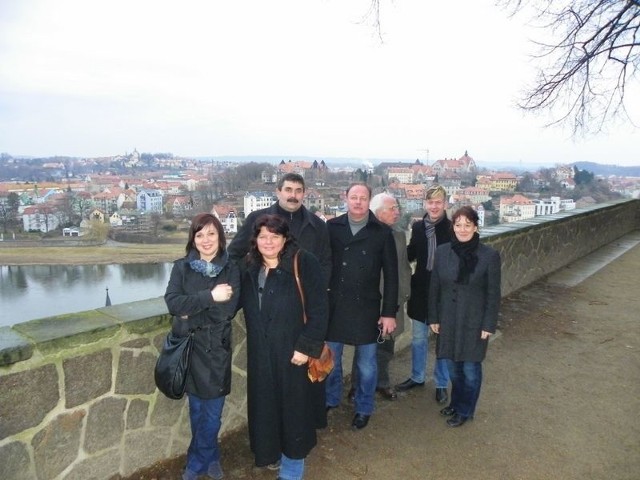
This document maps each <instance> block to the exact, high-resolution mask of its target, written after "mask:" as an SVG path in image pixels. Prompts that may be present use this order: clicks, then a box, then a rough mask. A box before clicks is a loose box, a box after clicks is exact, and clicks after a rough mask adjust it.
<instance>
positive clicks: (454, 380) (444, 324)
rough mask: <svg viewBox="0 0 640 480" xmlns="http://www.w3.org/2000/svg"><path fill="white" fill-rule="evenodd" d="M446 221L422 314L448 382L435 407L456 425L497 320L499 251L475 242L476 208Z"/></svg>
mask: <svg viewBox="0 0 640 480" xmlns="http://www.w3.org/2000/svg"><path fill="white" fill-rule="evenodd" d="M451 223H452V225H453V233H454V236H453V238H452V239H451V243H448V244H444V245H442V246H440V247H438V252H437V254H436V259H435V260H436V261H435V266H434V269H433V271H432V273H431V285H430V289H429V315H428V316H427V320H428V322H429V324H430V327H431V329H432V330H433V332H434V333H436V334H437V335H438V337H437V341H436V342H437V343H436V354H437V356H438V358H444V359H446V360H447V368H448V370H449V377H450V379H451V385H452V389H451V402H450V403H449V406H447V407H445V408H443V409H442V410H441V411H440V413H441V414H442V415H444V416H447V417H451V418H449V419H448V420H447V424H448V425H449V426H451V427H458V426H460V425H462V424H464V423H465V422H466V421H467V420H469V419H472V418H473V416H474V414H475V410H476V404H477V402H478V397H479V396H480V387H481V386H482V361H483V360H484V358H485V356H486V354H487V345H488V343H489V337H490V336H491V335H492V334H494V333H495V331H496V326H497V324H498V310H499V308H500V298H501V296H500V254H499V253H498V252H497V251H496V250H494V249H493V248H491V247H488V246H486V245H483V244H481V243H480V235H479V234H478V214H477V213H476V211H475V210H473V209H472V208H471V207H462V208H460V209H459V210H457V211H456V212H455V213H454V214H453V217H452V218H451Z"/></svg>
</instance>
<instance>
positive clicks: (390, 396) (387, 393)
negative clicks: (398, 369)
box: [376, 387, 398, 400]
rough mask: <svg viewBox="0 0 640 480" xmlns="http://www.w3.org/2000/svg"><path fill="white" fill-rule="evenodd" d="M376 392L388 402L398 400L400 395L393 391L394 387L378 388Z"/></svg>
mask: <svg viewBox="0 0 640 480" xmlns="http://www.w3.org/2000/svg"><path fill="white" fill-rule="evenodd" d="M376 392H378V393H379V394H380V395H382V396H383V397H384V398H386V399H387V400H395V399H396V398H398V394H397V393H396V391H395V390H394V389H393V387H387V388H376Z"/></svg>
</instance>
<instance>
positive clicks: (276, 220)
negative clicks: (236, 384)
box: [241, 215, 328, 480]
mask: <svg viewBox="0 0 640 480" xmlns="http://www.w3.org/2000/svg"><path fill="white" fill-rule="evenodd" d="M296 251H298V247H297V246H296V244H295V241H294V240H293V237H292V236H291V235H290V233H289V225H288V223H287V221H286V220H285V219H283V218H282V217H280V216H277V215H263V216H261V217H259V218H258V219H256V222H255V224H254V226H253V234H252V239H251V249H250V251H249V253H248V255H247V257H248V258H247V271H246V272H245V273H244V274H243V278H242V295H241V304H242V308H243V309H244V317H245V321H246V326H247V358H248V368H247V402H248V413H249V437H250V438H249V439H250V446H251V450H252V452H253V454H254V456H255V463H256V465H257V466H259V467H262V466H268V465H274V464H277V463H278V462H280V474H279V475H280V476H279V478H281V479H284V480H298V479H301V478H303V475H304V459H305V457H306V456H307V455H308V454H309V452H310V451H311V449H312V448H313V447H314V446H315V444H316V428H315V418H316V416H317V412H315V409H317V408H323V406H322V405H320V404H319V403H318V402H316V401H314V399H313V395H314V392H315V390H314V389H313V388H312V383H311V381H310V380H309V378H308V377H307V370H308V367H307V361H308V359H309V357H315V358H318V357H319V356H320V353H321V352H322V347H323V345H324V338H325V335H326V331H327V322H328V301H327V293H326V285H325V284H324V282H323V276H322V275H321V274H320V273H321V268H320V263H319V262H318V260H317V259H316V257H315V256H314V255H312V254H311V253H309V252H307V251H305V250H299V252H300V254H299V255H298V259H297V260H298V262H299V263H298V268H299V274H300V282H301V284H302V289H303V291H304V296H305V302H304V306H305V312H306V315H307V322H306V324H305V322H304V319H303V310H302V309H303V306H302V301H301V298H300V294H299V293H298V289H297V285H296V280H295V277H294V268H293V260H294V254H295V253H296Z"/></svg>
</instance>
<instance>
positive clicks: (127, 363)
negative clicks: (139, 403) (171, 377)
mask: <svg viewBox="0 0 640 480" xmlns="http://www.w3.org/2000/svg"><path fill="white" fill-rule="evenodd" d="M157 358H158V357H157V356H155V355H153V354H151V353H148V352H133V351H128V350H123V351H121V352H120V361H119V362H118V372H117V375H116V388H115V393H117V394H122V395H132V394H151V393H153V392H154V391H155V389H156V383H155V380H154V379H153V370H154V368H155V366H156V360H157Z"/></svg>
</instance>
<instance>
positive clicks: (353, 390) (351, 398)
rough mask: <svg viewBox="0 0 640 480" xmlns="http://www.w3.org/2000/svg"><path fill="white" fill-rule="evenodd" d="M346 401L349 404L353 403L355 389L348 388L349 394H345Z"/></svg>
mask: <svg viewBox="0 0 640 480" xmlns="http://www.w3.org/2000/svg"><path fill="white" fill-rule="evenodd" d="M347 400H349V403H353V402H354V401H355V400H356V389H355V388H350V389H349V393H347Z"/></svg>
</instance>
